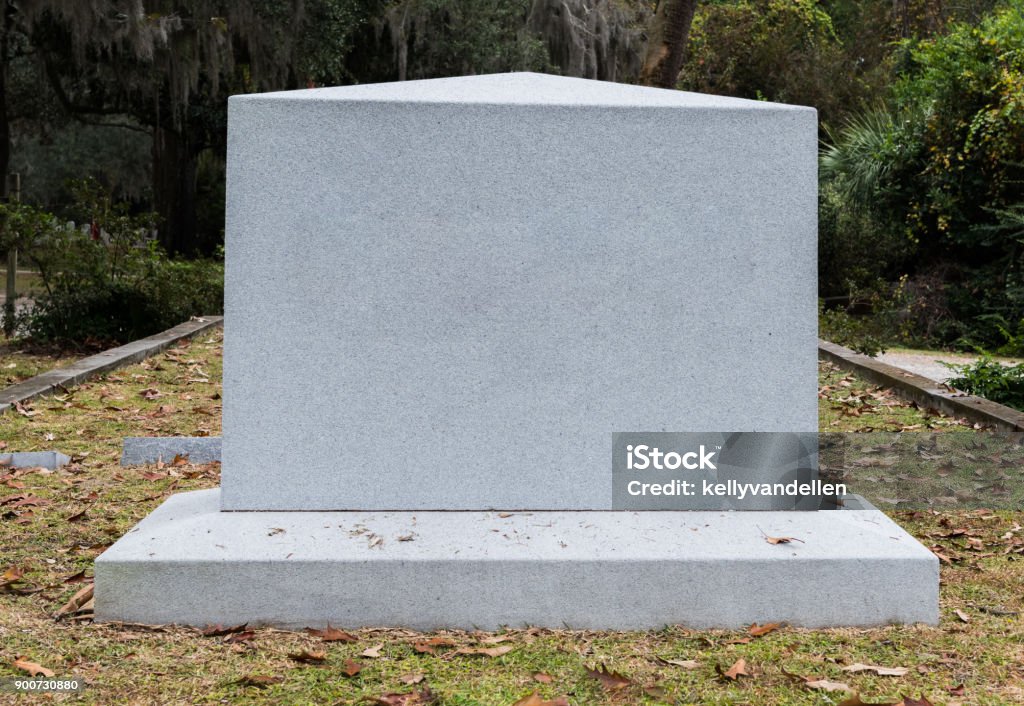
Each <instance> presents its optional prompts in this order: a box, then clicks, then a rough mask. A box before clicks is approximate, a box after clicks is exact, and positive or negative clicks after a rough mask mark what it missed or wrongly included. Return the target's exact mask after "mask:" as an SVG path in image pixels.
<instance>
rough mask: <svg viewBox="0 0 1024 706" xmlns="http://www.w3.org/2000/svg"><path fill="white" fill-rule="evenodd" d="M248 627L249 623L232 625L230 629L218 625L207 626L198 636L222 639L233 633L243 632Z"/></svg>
mask: <svg viewBox="0 0 1024 706" xmlns="http://www.w3.org/2000/svg"><path fill="white" fill-rule="evenodd" d="M247 627H249V623H242V624H241V625H232V626H230V627H224V626H223V625H221V624H220V623H218V624H217V625H207V626H206V627H205V628H203V629H202V631H201V632H200V634H201V635H202V636H203V637H224V636H225V635H230V634H231V633H235V632H245V629H246V628H247Z"/></svg>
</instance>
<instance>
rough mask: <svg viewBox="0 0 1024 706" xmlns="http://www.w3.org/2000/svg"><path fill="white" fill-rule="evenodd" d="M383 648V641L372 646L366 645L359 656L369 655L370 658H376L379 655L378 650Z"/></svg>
mask: <svg viewBox="0 0 1024 706" xmlns="http://www.w3.org/2000/svg"><path fill="white" fill-rule="evenodd" d="M382 649H384V643H383V642H382V643H380V644H379V645H374V646H373V647H367V648H366V649H365V650H363V651H362V652H360V653H359V656H360V657H369V658H370V659H376V658H377V657H380V651H381V650H382Z"/></svg>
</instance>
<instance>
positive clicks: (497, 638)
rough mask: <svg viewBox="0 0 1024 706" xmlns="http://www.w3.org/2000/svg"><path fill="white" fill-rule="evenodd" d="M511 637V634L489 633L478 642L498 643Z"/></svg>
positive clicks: (484, 643)
mask: <svg viewBox="0 0 1024 706" xmlns="http://www.w3.org/2000/svg"><path fill="white" fill-rule="evenodd" d="M511 639H512V636H511V635H491V636H489V637H483V638H480V639H479V640H478V642H479V643H480V644H481V645H498V644H500V643H502V642H508V641H509V640H511Z"/></svg>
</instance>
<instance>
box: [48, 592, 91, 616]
mask: <svg viewBox="0 0 1024 706" xmlns="http://www.w3.org/2000/svg"><path fill="white" fill-rule="evenodd" d="M92 593H93V585H92V584H91V583H90V584H88V585H87V586H83V587H82V588H81V589H79V591H78V593H76V594H75V595H73V596H71V598H70V599H68V602H67V603H65V604H64V605H63V606H61V608H60V610H58V611H57V612H56V613H54V616H53V617H55V618H62V617H64V616H65V615H71V614H73V613H77V612H79V611H84V610H86V606H88V605H89V603H90V602H91V601H92Z"/></svg>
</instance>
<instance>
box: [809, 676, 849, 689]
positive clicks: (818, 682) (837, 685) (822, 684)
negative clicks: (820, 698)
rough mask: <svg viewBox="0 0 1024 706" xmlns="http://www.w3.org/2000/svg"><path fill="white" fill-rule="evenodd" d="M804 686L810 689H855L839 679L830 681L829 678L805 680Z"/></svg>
mask: <svg viewBox="0 0 1024 706" xmlns="http://www.w3.org/2000/svg"><path fill="white" fill-rule="evenodd" d="M804 686H806V687H807V688H808V689H816V690H819V691H853V689H851V688H850V687H849V686H848V685H846V684H843V683H842V682H839V681H829V680H828V679H815V680H814V681H807V682H804Z"/></svg>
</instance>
